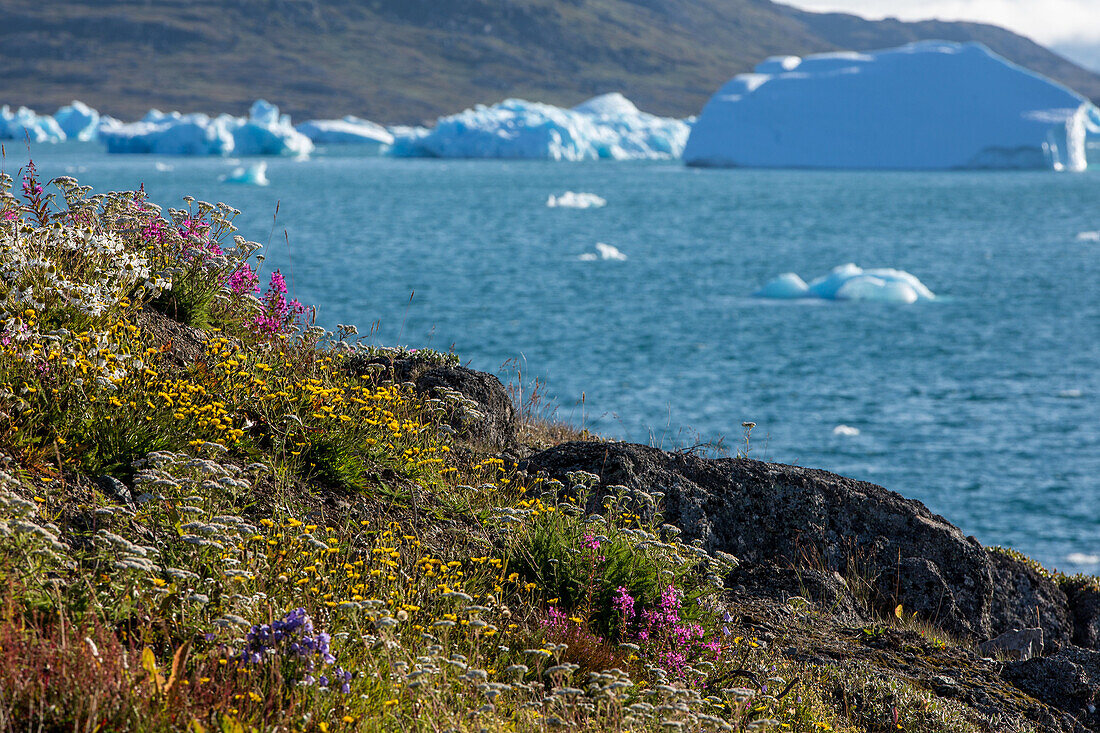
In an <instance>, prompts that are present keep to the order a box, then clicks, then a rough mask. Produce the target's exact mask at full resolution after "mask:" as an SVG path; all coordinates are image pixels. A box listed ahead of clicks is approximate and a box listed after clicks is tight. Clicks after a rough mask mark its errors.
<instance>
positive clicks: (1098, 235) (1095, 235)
mask: <svg viewBox="0 0 1100 733" xmlns="http://www.w3.org/2000/svg"><path fill="white" fill-rule="evenodd" d="M1077 241H1078V242H1100V231H1096V232H1078V233H1077Z"/></svg>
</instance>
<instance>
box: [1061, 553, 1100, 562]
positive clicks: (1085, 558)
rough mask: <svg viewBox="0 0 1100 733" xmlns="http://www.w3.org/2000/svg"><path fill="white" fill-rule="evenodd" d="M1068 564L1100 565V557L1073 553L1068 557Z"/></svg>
mask: <svg viewBox="0 0 1100 733" xmlns="http://www.w3.org/2000/svg"><path fill="white" fill-rule="evenodd" d="M1066 562H1070V563H1073V564H1074V565H1100V555H1087V554H1085V553H1083V552H1071V553H1069V554H1068V555H1066Z"/></svg>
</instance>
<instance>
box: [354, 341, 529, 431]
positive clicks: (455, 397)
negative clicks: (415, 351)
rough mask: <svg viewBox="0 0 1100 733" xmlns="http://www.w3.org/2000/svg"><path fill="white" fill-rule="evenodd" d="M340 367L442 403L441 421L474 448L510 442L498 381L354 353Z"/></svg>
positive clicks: (510, 409) (511, 424) (510, 420)
mask: <svg viewBox="0 0 1100 733" xmlns="http://www.w3.org/2000/svg"><path fill="white" fill-rule="evenodd" d="M346 369H347V371H348V372H349V373H352V374H357V375H367V374H376V375H378V376H380V377H382V378H384V379H389V380H392V381H394V382H397V383H401V382H411V383H412V384H414V385H415V386H416V391H417V392H418V393H419V394H422V395H425V396H427V397H429V398H437V399H442V400H443V401H444V402H445V403H446V404H447V423H448V424H449V425H450V426H451V428H453V429H454V430H455V432H456V433H457V434H458V436H459V437H460V438H462V439H464V440H466V441H468V442H470V443H473V444H474V445H476V446H477V447H478V448H482V449H487V450H490V451H498V452H499V451H503V450H507V449H509V448H512V447H513V446H514V445H515V443H516V433H517V431H518V429H519V424H518V420H517V417H516V408H515V406H514V405H513V404H512V399H511V397H510V396H509V395H508V390H506V389H505V388H504V385H503V384H501V382H500V380H499V379H497V378H496V377H495V376H493V375H492V374H487V373H485V372H478V371H474V370H473V369H468V368H466V367H463V366H441V365H439V364H433V363H431V362H426V361H422V360H420V359H417V358H394V359H390V358H387V357H385V356H381V355H380V356H371V357H355V358H352V359H350V360H349V362H348V364H347V366H346Z"/></svg>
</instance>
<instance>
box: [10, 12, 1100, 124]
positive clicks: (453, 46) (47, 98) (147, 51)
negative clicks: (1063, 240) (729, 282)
mask: <svg viewBox="0 0 1100 733" xmlns="http://www.w3.org/2000/svg"><path fill="white" fill-rule="evenodd" d="M929 37H935V38H944V39H950V40H979V41H981V42H983V43H985V44H986V45H988V46H990V47H991V48H992V49H993V50H994V51H997V52H998V53H1000V54H1002V55H1004V56H1006V57H1008V58H1010V59H1012V60H1014V61H1016V62H1018V63H1021V64H1023V65H1025V66H1028V67H1030V68H1033V69H1035V70H1037V71H1039V72H1041V73H1043V74H1046V75H1048V76H1050V77H1052V78H1054V79H1057V80H1059V81H1062V82H1063V83H1065V84H1067V85H1069V86H1071V87H1073V88H1075V89H1077V90H1078V91H1080V92H1081V93H1082V94H1085V95H1087V96H1090V97H1092V98H1094V99H1097V98H1100V76H1098V75H1096V74H1092V73H1090V72H1088V71H1085V70H1084V69H1082V68H1080V67H1078V66H1075V65H1074V64H1072V63H1071V62H1069V61H1067V60H1065V59H1063V58H1061V57H1059V56H1057V55H1055V54H1053V53H1051V52H1050V51H1048V50H1046V49H1044V48H1042V47H1041V46H1039V45H1037V44H1035V43H1033V42H1031V41H1029V40H1028V39H1026V38H1023V37H1022V36H1018V35H1015V34H1013V33H1010V32H1009V31H1006V30H1003V29H1000V28H996V27H994V26H988V25H980V24H975V23H941V22H928V23H901V22H899V21H895V20H884V21H867V20H863V19H861V18H857V17H855V16H850V15H839V14H814V13H807V12H803V11H799V10H795V9H793V8H789V7H786V6H782V5H777V4H775V3H772V2H768V1H767V0H48V2H42V1H41V0H0V68H2V69H3V73H2V74H0V104H2V103H7V104H26V105H28V106H31V107H35V108H38V109H39V110H46V111H52V109H53V108H55V107H57V106H59V105H61V104H64V103H67V102H68V101H70V100H71V99H73V98H78V99H81V100H83V101H85V102H88V103H89V104H91V105H93V106H95V107H97V108H99V109H101V110H103V111H106V112H108V113H110V114H114V115H116V116H121V117H126V118H132V117H135V116H137V115H140V114H142V113H144V112H145V110H147V109H148V108H149V107H151V106H156V107H161V108H169V109H182V110H186V111H190V110H202V111H233V112H236V113H243V112H244V111H245V110H246V109H247V106H248V104H249V103H250V102H251V101H252V100H253V99H255V98H256V97H265V98H267V99H269V100H271V101H273V102H275V103H277V104H279V105H281V106H282V107H283V108H284V109H286V110H287V111H289V112H291V113H292V114H294V116H295V117H296V118H299V119H300V118H302V117H304V116H306V115H309V116H336V115H344V114H349V113H350V114H357V115H360V116H365V117H369V118H371V119H375V120H380V121H384V122H417V121H422V120H428V119H433V118H434V117H436V116H437V115H439V114H442V113H447V112H454V111H458V110H461V109H463V108H465V107H468V106H470V105H473V104H475V103H478V102H486V103H491V102H495V101H498V100H500V99H503V98H505V97H509V96H520V97H526V98H529V99H536V100H539V101H546V102H553V103H557V104H566V105H572V104H575V103H577V102H579V101H581V100H582V99H584V98H586V97H589V96H592V95H595V94H598V93H602V92H607V91H622V92H624V93H625V94H626V95H627V96H629V97H630V98H631V99H633V100H635V101H636V102H637V103H638V105H639V106H640V107H641V108H642V109H645V110H648V111H653V112H658V113H662V114H671V115H678V116H682V115H688V114H694V113H696V112H698V111H699V109H700V108H701V107H702V105H703V103H704V102H705V101H706V100H707V98H708V97H709V96H710V94H712V93H713V92H714V90H715V89H717V88H718V86H719V85H721V84H722V83H723V82H725V81H726V80H727V79H728V78H729V77H730V76H732V75H733V74H735V73H737V72H740V71H746V70H749V69H751V68H752V66H753V65H755V64H756V63H757V62H758V61H760V60H761V59H763V58H765V57H766V56H769V55H773V54H777V53H792V54H806V53H813V52H817V51H827V50H833V49H837V48H852V49H857V50H860V49H871V48H882V47H887V46H894V45H898V44H899V43H904V42H906V41H909V40H914V39H918V38H929Z"/></svg>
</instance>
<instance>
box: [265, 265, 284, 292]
mask: <svg viewBox="0 0 1100 733" xmlns="http://www.w3.org/2000/svg"><path fill="white" fill-rule="evenodd" d="M268 288H270V289H271V290H273V291H275V292H277V293H282V294H284V295H285V294H286V279H285V278H284V277H283V273H281V272H279V271H278V270H276V271H275V272H273V273H271V282H270V284H269V285H268Z"/></svg>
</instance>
